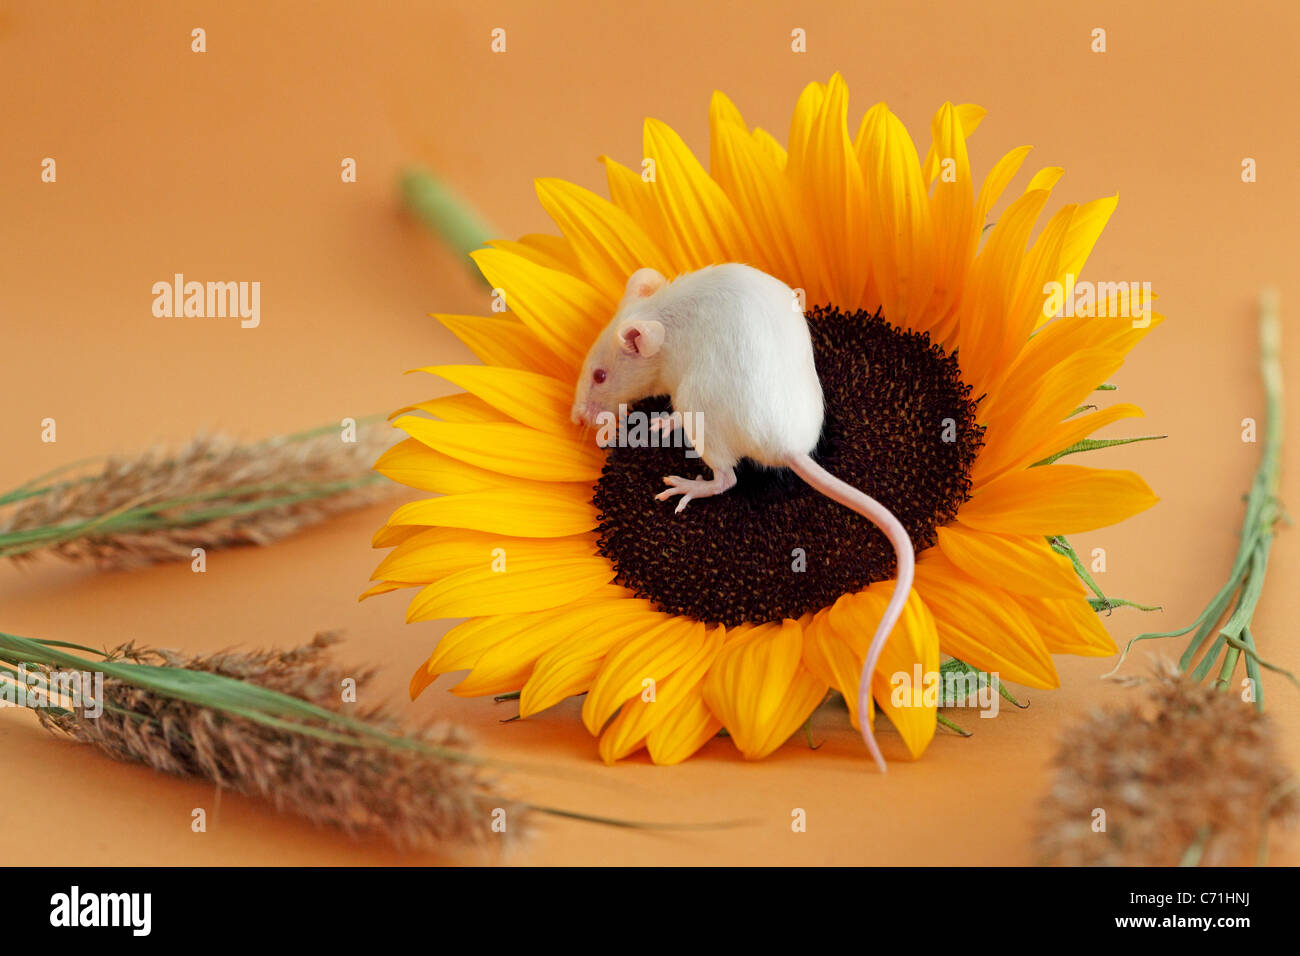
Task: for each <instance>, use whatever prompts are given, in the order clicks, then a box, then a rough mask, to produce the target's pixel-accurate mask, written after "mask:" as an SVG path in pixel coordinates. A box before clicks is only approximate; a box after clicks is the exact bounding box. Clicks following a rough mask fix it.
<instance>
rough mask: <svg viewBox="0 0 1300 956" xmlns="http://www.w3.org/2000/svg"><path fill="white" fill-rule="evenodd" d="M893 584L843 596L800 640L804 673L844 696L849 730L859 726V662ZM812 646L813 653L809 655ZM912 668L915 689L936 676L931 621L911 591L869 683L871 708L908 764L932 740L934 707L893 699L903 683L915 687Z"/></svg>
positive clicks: (879, 584)
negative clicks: (888, 726)
mask: <svg viewBox="0 0 1300 956" xmlns="http://www.w3.org/2000/svg"><path fill="white" fill-rule="evenodd" d="M894 583H895V582H893V581H881V582H877V583H876V584H873V585H871V586H870V587H869V588H867V589H866V590H865V591H860V592H858V593H856V594H846V595H844V596H843V597H841V598H840V599H839V600H838V601H836V602H835V604H834V605H833V606H832V607H831V608H830V610H829V612H828V613H827V614H826V616H825V619H824V624H823V626H822V627H820V628H819V627H817V626H816V625H815V624H814V626H813V627H812V628H810V629H809V632H808V633H807V634H806V636H805V641H806V646H805V651H804V659H805V661H807V663H808V666H809V670H811V671H812V672H813V673H814V674H816V675H817V676H819V677H821V678H822V679H823V680H827V681H828V682H829V683H830V684H831V685H832V686H834V687H836V688H837V689H838V690H839V691H840V693H841V694H843V695H844V700H845V702H846V703H848V705H849V717H850V720H852V722H853V726H855V727H860V726H861V717H860V715H859V714H858V683H859V681H860V679H861V674H862V662H863V660H865V658H866V655H867V650H868V648H869V647H870V646H871V641H872V639H873V638H874V636H875V633H876V628H877V627H878V626H879V624H880V619H881V618H882V617H883V616H884V613H885V608H886V607H887V605H888V604H889V598H890V596H891V595H892V594H893V593H894ZM814 642H815V644H816V651H814V653H812V654H810V653H809V649H810V646H812V645H813V644H814ZM814 662H815V663H814ZM918 667H919V669H920V671H919V673H920V678H919V680H920V682H921V683H920V684H919V685H918V686H924V681H925V680H926V679H927V675H929V674H937V673H938V672H939V634H938V631H937V629H936V627H935V622H934V616H933V615H932V614H931V613H930V610H929V608H927V607H926V606H925V602H924V601H922V600H921V598H920V595H918V594H917V593H916V592H915V591H913V592H912V593H911V594H909V595H908V600H907V603H906V604H905V605H903V614H902V616H901V617H900V618H899V619H898V623H897V624H896V625H895V626H894V631H893V633H891V634H890V636H889V640H888V641H886V643H885V646H884V649H883V650H882V651H881V654H880V659H879V660H878V661H877V662H876V670H875V673H874V674H873V675H872V677H871V693H872V696H873V697H874V698H875V702H876V705H877V706H878V707H879V708H880V709H881V711H882V712H883V713H884V714H885V715H886V716H887V717H888V718H889V720H890V723H892V724H893V725H894V726H895V727H896V728H897V729H898V731H899V733H900V734H901V735H902V737H903V741H904V743H905V744H906V745H907V749H908V752H909V753H910V754H911V755H912V757H913V758H916V757H919V756H920V755H921V754H922V753H924V751H925V749H926V747H928V746H929V744H930V741H931V740H932V739H933V738H934V732H935V727H936V724H937V720H936V715H937V713H938V711H937V707H936V706H935V705H936V703H937V701H934V700H931V701H928V702H927V701H926V699H925V698H924V696H922V695H916V696H915V699H914V698H913V696H912V695H907V694H902V693H896V691H897V689H898V687H899V685H900V683H901V682H902V681H903V680H904V679H905V680H906V682H907V684H908V686H912V685H915V684H917V681H918V677H917V668H918ZM870 718H871V715H870V714H868V719H870Z"/></svg>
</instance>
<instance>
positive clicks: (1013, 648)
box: [916, 548, 1060, 689]
mask: <svg viewBox="0 0 1300 956" xmlns="http://www.w3.org/2000/svg"><path fill="white" fill-rule="evenodd" d="M916 588H917V590H918V591H920V593H921V598H922V600H924V601H925V604H926V606H927V607H929V609H930V610H931V612H933V614H934V622H935V626H936V627H937V628H938V631H939V647H940V649H941V650H942V651H943V652H944V653H945V654H951V655H952V656H953V657H956V658H959V659H961V660H963V661H965V662H966V663H967V664H970V665H972V666H973V667H978V668H979V669H980V670H982V671H988V672H989V673H991V674H997V675H999V676H1000V677H1002V678H1003V679H1005V680H1011V681H1015V682H1016V683H1018V684H1025V685H1027V686H1029V687H1041V688H1044V689H1051V688H1054V687H1056V686H1058V685H1059V683H1060V680H1059V678H1058V677H1057V675H1056V666H1055V665H1054V664H1053V663H1052V657H1051V655H1050V654H1049V653H1048V652H1047V648H1046V646H1045V645H1044V644H1043V639H1042V637H1040V636H1039V634H1038V631H1037V629H1036V628H1035V626H1034V623H1033V622H1032V621H1031V620H1030V618H1029V615H1028V614H1026V613H1025V611H1024V609H1023V608H1021V606H1020V605H1019V604H1017V603H1016V602H1015V601H1014V600H1013V599H1012V597H1011V595H1010V594H1009V593H1008V592H1006V591H1004V590H1002V589H1001V588H996V587H991V586H989V585H983V584H980V583H979V582H978V581H976V580H975V579H974V578H972V577H970V575H968V574H966V573H965V572H963V571H961V570H959V569H958V568H957V567H955V566H954V565H953V564H952V563H951V562H950V561H948V560H947V559H946V558H945V557H943V555H942V554H940V553H939V552H937V551H936V550H935V549H933V548H931V549H930V550H929V551H926V552H925V553H924V554H923V555H922V556H921V558H920V560H918V561H917V563H916Z"/></svg>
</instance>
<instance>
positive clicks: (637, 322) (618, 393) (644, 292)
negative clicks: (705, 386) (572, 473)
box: [571, 269, 667, 426]
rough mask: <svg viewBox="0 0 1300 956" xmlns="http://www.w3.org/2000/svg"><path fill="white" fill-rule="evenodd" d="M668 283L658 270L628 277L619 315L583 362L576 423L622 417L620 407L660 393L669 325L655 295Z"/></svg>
mask: <svg viewBox="0 0 1300 956" xmlns="http://www.w3.org/2000/svg"><path fill="white" fill-rule="evenodd" d="M666 282H667V280H666V279H665V278H664V277H663V276H662V275H660V274H659V273H658V272H656V271H655V270H654V269H638V270H637V271H636V272H634V273H632V275H631V276H630V277H629V278H628V280H627V289H626V290H625V291H624V293H623V300H622V301H621V302H620V303H619V305H618V311H616V312H615V313H614V318H613V319H612V320H611V321H610V323H609V325H607V326H605V329H604V331H602V332H601V333H600V337H599V338H597V339H596V341H595V344H593V345H592V347H591V351H589V352H588V353H587V358H586V361H584V362H583V363H582V372H581V374H580V375H579V376H578V385H577V388H576V389H575V390H574V396H573V412H572V416H571V417H572V419H573V421H574V422H575V423H576V424H579V425H588V426H592V425H597V424H599V423H598V422H597V416H598V415H600V413H601V412H610V413H611V414H614V415H617V414H618V406H619V405H620V404H631V403H632V402H635V401H639V400H640V399H643V398H648V397H649V396H651V395H654V394H657V392H658V391H659V390H660V385H659V366H660V354H659V352H660V349H661V348H662V346H663V344H664V325H663V323H662V322H660V321H659V320H658V318H656V315H657V313H656V311H655V306H654V300H653V298H652V297H653V296H654V294H655V293H656V292H658V291H659V290H660V289H662V288H663V287H664V285H665V283H666Z"/></svg>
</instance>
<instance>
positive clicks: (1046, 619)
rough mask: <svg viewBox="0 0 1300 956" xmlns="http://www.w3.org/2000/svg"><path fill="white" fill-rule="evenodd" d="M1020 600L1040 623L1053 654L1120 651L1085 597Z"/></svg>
mask: <svg viewBox="0 0 1300 956" xmlns="http://www.w3.org/2000/svg"><path fill="white" fill-rule="evenodd" d="M1017 598H1018V599H1019V601H1020V603H1021V605H1022V606H1023V607H1024V608H1025V610H1026V611H1028V612H1029V616H1030V617H1032V618H1033V619H1034V621H1035V622H1036V623H1037V624H1038V631H1039V633H1040V634H1042V635H1043V642H1044V643H1045V644H1046V645H1047V649H1048V650H1049V651H1051V652H1052V653H1053V654H1075V655H1077V656H1080V657H1110V656H1111V655H1112V654H1116V653H1118V652H1119V648H1117V647H1116V646H1115V641H1114V640H1113V639H1112V638H1111V636H1110V634H1109V633H1107V631H1106V627H1105V625H1103V624H1102V623H1101V616H1100V615H1099V614H1098V613H1097V612H1096V611H1094V610H1093V609H1092V606H1091V605H1090V604H1088V602H1087V601H1086V600H1084V599H1083V598H1081V597H1078V598H1071V599H1068V600H1065V599H1058V598H1040V599H1033V598H1029V597H1026V596H1023V595H1017Z"/></svg>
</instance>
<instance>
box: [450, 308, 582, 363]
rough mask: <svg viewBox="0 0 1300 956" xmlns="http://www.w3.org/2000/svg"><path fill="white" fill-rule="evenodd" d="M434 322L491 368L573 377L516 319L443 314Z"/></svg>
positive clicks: (504, 316)
mask: <svg viewBox="0 0 1300 956" xmlns="http://www.w3.org/2000/svg"><path fill="white" fill-rule="evenodd" d="M434 318H435V319H437V320H438V321H439V322H441V323H442V324H443V325H444V326H446V328H447V330H448V331H449V332H451V334H452V335H454V336H456V338H458V339H460V340H461V341H462V342H464V343H465V345H466V346H467V347H468V348H469V350H470V351H471V352H473V353H474V354H475V355H477V356H478V357H479V358H480V359H482V360H483V361H484V362H485V363H487V364H488V365H499V366H501V367H503V368H522V369H532V370H533V371H537V372H542V373H544V374H546V375H554V376H557V377H562V376H566V375H570V374H572V371H571V369H570V368H569V366H568V365H567V364H566V363H565V361H564V360H563V359H560V358H557V357H556V356H554V355H552V354H551V353H550V352H548V351H547V350H546V348H545V346H543V345H542V340H541V339H540V338H539V337H538V336H536V335H534V334H533V333H532V332H531V331H529V329H528V327H527V326H526V325H524V323H522V322H520V321H519V320H518V319H516V318H515V317H514V316H509V315H494V316H486V315H444V314H442V313H439V314H437V315H435V316H434Z"/></svg>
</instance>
